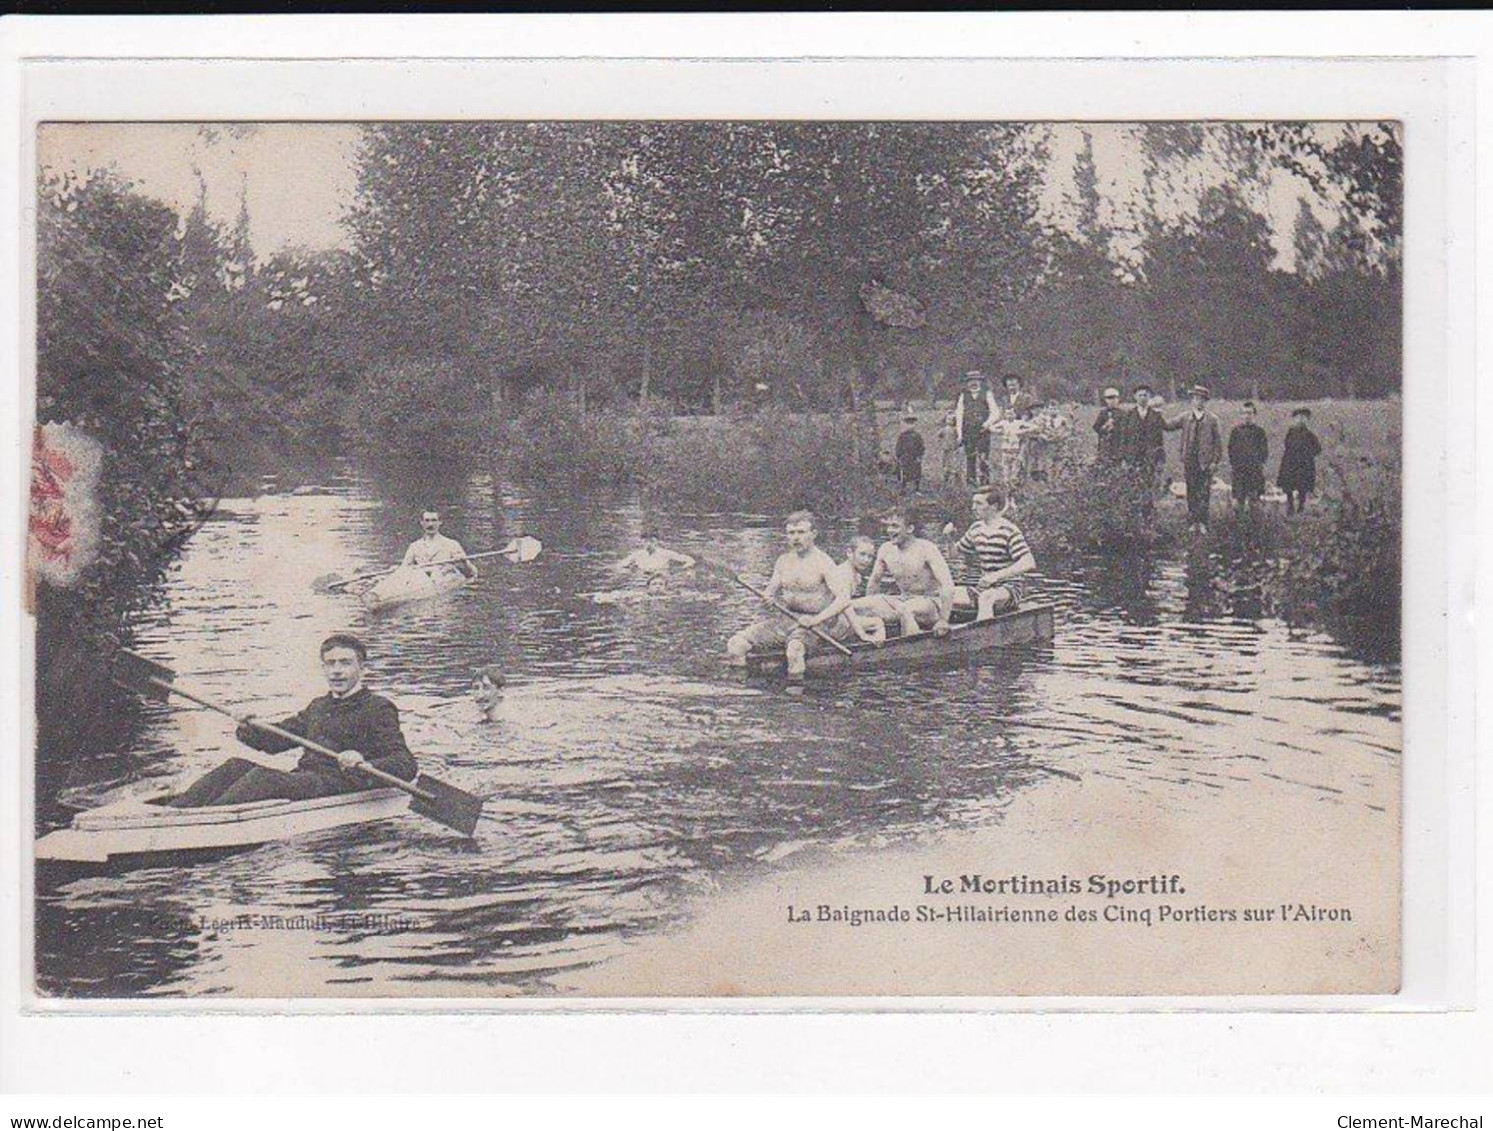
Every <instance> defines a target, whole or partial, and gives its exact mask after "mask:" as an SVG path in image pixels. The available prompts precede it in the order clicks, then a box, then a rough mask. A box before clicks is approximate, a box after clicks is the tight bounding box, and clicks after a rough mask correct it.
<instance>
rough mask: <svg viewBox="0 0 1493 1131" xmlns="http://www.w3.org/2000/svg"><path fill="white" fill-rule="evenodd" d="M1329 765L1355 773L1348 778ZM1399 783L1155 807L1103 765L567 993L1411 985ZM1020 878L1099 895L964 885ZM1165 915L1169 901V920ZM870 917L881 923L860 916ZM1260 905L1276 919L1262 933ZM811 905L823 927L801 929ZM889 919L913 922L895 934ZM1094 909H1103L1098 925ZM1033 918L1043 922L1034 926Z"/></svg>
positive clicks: (816, 869)
mask: <svg viewBox="0 0 1493 1131" xmlns="http://www.w3.org/2000/svg"><path fill="white" fill-rule="evenodd" d="M1321 773H1322V774H1323V780H1332V779H1333V777H1334V774H1333V768H1332V767H1327V766H1324V767H1322V768H1321ZM1396 780H1397V778H1396V777H1395V776H1394V775H1389V776H1387V780H1386V788H1384V789H1383V790H1382V791H1380V794H1379V796H1377V797H1376V798H1375V799H1374V800H1373V802H1372V804H1363V803H1360V802H1357V801H1354V802H1339V801H1333V800H1327V799H1324V798H1322V797H1321V796H1320V795H1319V794H1313V793H1309V792H1306V791H1304V790H1298V789H1293V788H1291V787H1290V786H1289V785H1285V784H1283V785H1282V786H1281V787H1280V788H1266V787H1263V786H1254V787H1250V788H1245V789H1226V790H1223V791H1220V792H1217V793H1214V794H1211V795H1204V794H1202V793H1199V792H1197V791H1189V792H1185V793H1184V792H1183V791H1181V790H1171V791H1168V792H1166V793H1164V794H1138V793H1137V792H1136V791H1135V790H1134V789H1133V788H1132V787H1130V786H1128V785H1126V784H1124V783H1122V782H1119V781H1117V780H1115V779H1110V778H1106V777H1104V776H1101V775H1100V774H1098V773H1088V774H1085V775H1084V776H1083V777H1082V780H1081V781H1078V782H1071V781H1068V780H1055V781H1054V782H1053V783H1052V784H1051V785H1050V786H1048V787H1044V788H1041V789H1037V790H1031V791H1028V792H1027V793H1026V794H1024V795H1022V796H1018V797H1017V798H1016V799H1014V800H1013V801H1012V803H1011V805H1010V806H1009V808H1008V810H1007V811H1006V813H1005V816H1004V819H1003V820H1002V821H1001V822H1000V823H999V824H997V825H992V826H989V827H986V828H982V829H979V830H974V831H959V832H949V833H947V834H944V835H939V836H934V837H931V838H929V839H928V840H926V841H925V842H923V843H921V844H919V845H917V846H916V847H910V848H898V849H881V850H876V851H866V852H858V851H850V852H840V853H832V852H828V851H818V852H813V853H809V854H806V855H804V856H801V857H800V858H799V859H798V860H797V861H796V862H794V861H792V860H790V861H788V862H786V863H787V866H786V867H784V868H783V869H782V870H780V871H777V872H774V873H772V874H769V875H763V876H759V877H757V878H755V879H751V880H749V881H746V882H744V883H742V884H741V885H740V886H738V887H736V888H734V889H731V890H728V891H726V892H725V893H724V894H722V895H720V896H718V897H716V898H711V899H706V900H702V901H701V902H700V903H699V904H698V905H697V906H696V908H695V909H694V911H693V914H692V917H691V919H690V921H689V923H688V925H687V926H685V927H684V928H683V929H681V930H679V931H678V932H676V933H673V934H668V935H662V936H654V937H645V938H640V939H637V940H635V942H634V943H633V945H632V946H631V947H630V948H629V950H628V951H627V952H626V953H625V954H624V955H623V956H622V957H620V958H618V959H615V960H613V961H610V962H607V963H605V964H603V965H600V966H596V967H592V968H589V969H587V970H584V971H582V972H580V973H578V974H576V975H572V976H571V977H570V978H569V979H568V980H567V982H566V984H565V986H564V989H565V990H566V992H569V993H576V994H587V995H598V996H605V995H626V994H630V993H639V994H649V995H653V996H725V997H762V996H768V997H800V996H841V995H844V996H861V995H872V996H945V995H952V996H971V995H972V996H986V995H988V996H1003V995H1133V994H1146V995H1192V994H1366V993H1393V992H1394V991H1395V990H1396V989H1397V987H1398V985H1399V962H1400V945H1399V939H1400V916H1399V906H1400V900H1399V825H1400V822H1399V808H1398V800H1397V798H1396V796H1395V794H1394V791H1393V790H1392V788H1389V787H1390V786H1392V785H1393V783H1394V782H1395V781H1396ZM1013 876H1015V877H1027V878H1029V879H1030V880H1031V881H1035V882H1036V883H1037V884H1039V885H1045V886H1051V885H1053V884H1054V883H1057V884H1061V883H1062V882H1063V880H1064V879H1065V878H1066V879H1068V880H1071V881H1073V882H1075V883H1076V884H1077V885H1078V886H1079V887H1080V888H1081V891H1080V892H1079V893H1077V894H1060V895H1048V894H1020V893H1019V892H1018V893H1013V892H1012V891H1011V890H1010V888H1011V886H1012V885H1010V883H1009V882H1008V884H1007V890H1006V891H1005V892H1001V891H998V890H997V891H991V892H984V891H967V890H962V889H963V888H964V887H965V886H966V882H967V881H965V880H964V877H970V878H971V880H973V879H974V877H979V879H978V883H979V884H980V885H982V886H984V885H990V884H992V883H993V884H999V882H1000V881H1002V880H1007V881H1009V879H1010V878H1011V877H1013ZM1095 876H1102V877H1104V878H1105V881H1106V882H1108V881H1118V882H1122V883H1123V882H1124V881H1126V880H1132V881H1134V880H1139V881H1140V882H1141V886H1142V887H1143V888H1145V890H1143V891H1140V892H1132V893H1128V894H1127V893H1125V892H1117V893H1115V894H1114V895H1113V896H1111V895H1110V894H1109V893H1108V891H1107V890H1102V891H1099V892H1094V891H1091V890H1090V888H1091V883H1092V882H1093V881H1091V877H1095ZM1174 876H1175V877H1177V879H1176V880H1173V879H1172V878H1171V877H1174ZM946 882H947V883H948V884H949V885H950V886H951V888H952V890H951V891H948V892H947V893H945V892H944V891H943V890H942V888H943V885H944V884H945V883H946ZM1158 887H1159V888H1161V889H1163V890H1161V891H1153V890H1151V889H1152V888H1158ZM1173 887H1175V888H1177V889H1179V890H1174V891H1171V890H1165V889H1167V888H1173ZM790 908H791V909H792V911H791V912H790ZM1162 908H1169V909H1170V910H1169V911H1167V912H1166V913H1165V914H1166V918H1165V921H1163V919H1162V916H1163V912H1162V910H1161V909H1162ZM856 912H860V913H861V917H862V918H865V917H866V913H870V917H871V919H872V921H870V922H861V923H859V925H853V920H852V916H853V915H854V914H855V913H856ZM1147 912H1149V919H1150V922H1149V924H1148V923H1147V922H1146V921H1145V918H1146V913H1147ZM1246 913H1258V914H1260V915H1262V916H1263V915H1268V916H1269V918H1268V920H1267V921H1260V922H1257V921H1246ZM790 914H792V915H794V916H803V917H804V918H803V920H802V921H796V922H790ZM888 914H895V915H898V916H902V915H905V916H907V918H906V919H905V920H903V921H895V922H883V921H875V920H876V919H877V918H878V916H880V917H884V916H886V915H888ZM1085 914H1087V915H1093V916H1094V917H1095V918H1093V919H1091V920H1087V921H1080V920H1079V919H1078V918H1077V916H1079V915H1085ZM986 916H989V917H990V918H986ZM1034 916H1040V917H1043V918H1044V921H1040V922H1032V921H1029V920H1030V918H1032V917H1034ZM1048 916H1052V917H1055V921H1047V920H1046V917H1048ZM920 919H921V920H924V921H920ZM1013 919H1014V920H1017V921H1012V920H1013Z"/></svg>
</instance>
